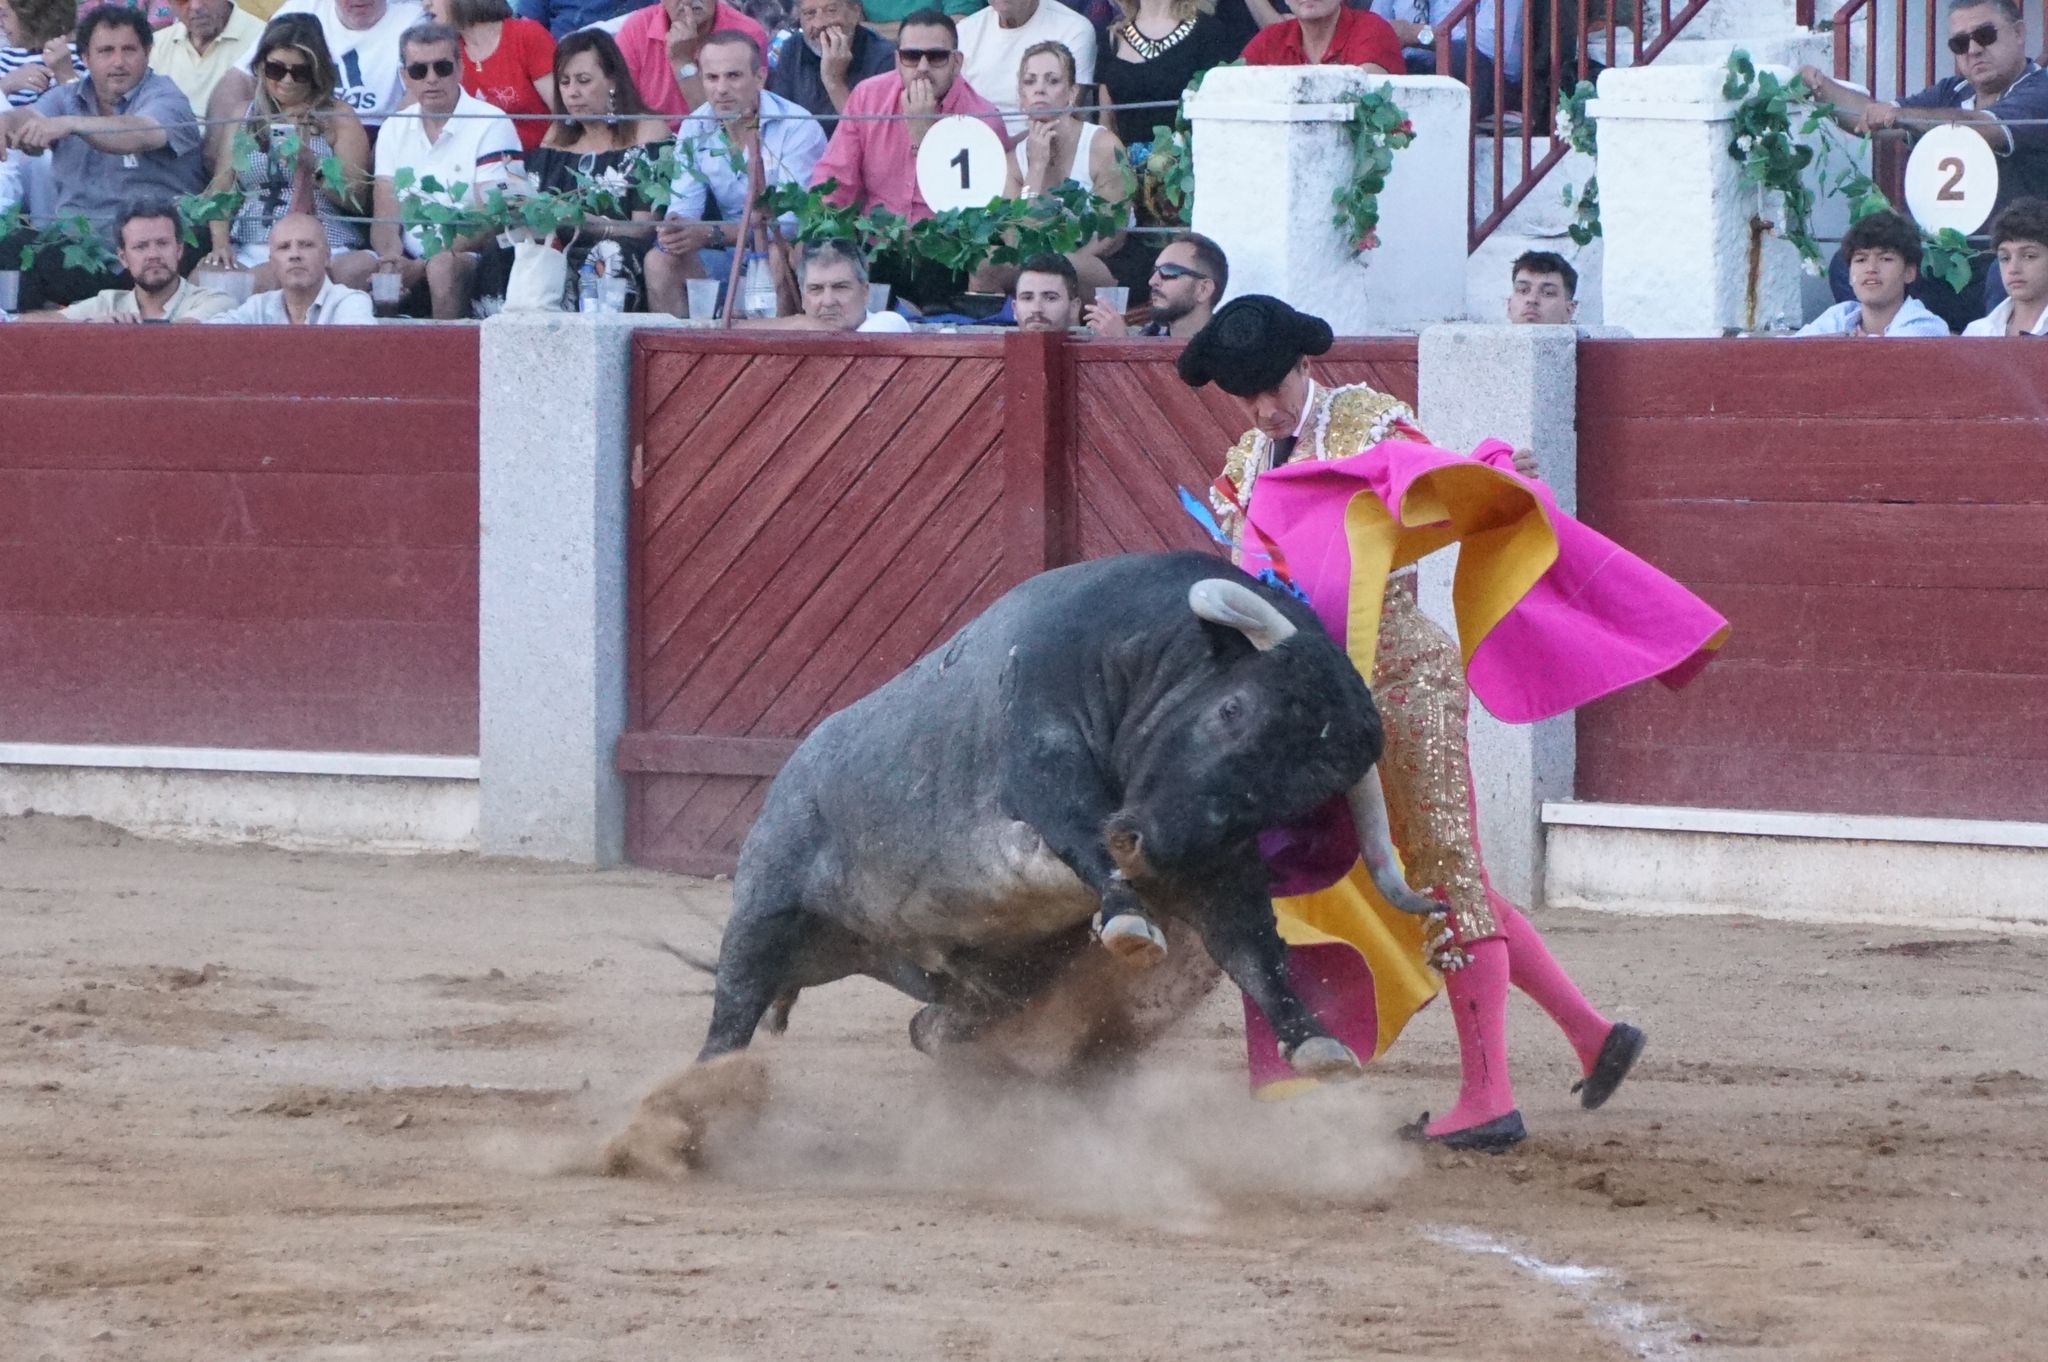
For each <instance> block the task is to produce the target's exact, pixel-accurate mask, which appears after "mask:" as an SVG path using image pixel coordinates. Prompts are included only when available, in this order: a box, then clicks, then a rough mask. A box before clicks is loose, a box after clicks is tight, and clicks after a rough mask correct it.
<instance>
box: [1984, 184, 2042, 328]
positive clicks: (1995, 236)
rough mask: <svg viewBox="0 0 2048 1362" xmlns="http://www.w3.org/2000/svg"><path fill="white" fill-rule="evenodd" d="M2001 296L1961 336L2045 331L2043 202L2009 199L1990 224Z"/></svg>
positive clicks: (2039, 200)
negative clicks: (2001, 297)
mask: <svg viewBox="0 0 2048 1362" xmlns="http://www.w3.org/2000/svg"><path fill="white" fill-rule="evenodd" d="M1991 245H1992V249H1993V250H1995V251H1996V252H1997V256H1998V273H1999V277H2000V281H2001V282H2002V283H2003V284H2004V285H2005V301H2004V302H2002V303H2000V304H1999V305H1998V306H1997V307H1994V308H1992V309H1991V313H1990V315H1989V316H1986V317H1980V318H1978V319H1977V320H1976V321H1974V322H1971V323H1970V324H1969V325H1968V326H1966V327H1964V328H1963V334H1964V335H1965V336H2048V201H2044V200H2041V199H2015V200H2013V202H2012V203H2010V204H2008V205H2007V206H2006V210H2005V211H2004V212H2003V213H2000V214H1999V215H1998V216H1997V217H1996V218H1994V219H1993V220H1992V223H1991Z"/></svg>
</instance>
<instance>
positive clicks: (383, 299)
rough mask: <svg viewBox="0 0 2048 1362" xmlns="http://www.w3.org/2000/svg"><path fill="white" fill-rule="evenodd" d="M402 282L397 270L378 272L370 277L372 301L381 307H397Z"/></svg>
mask: <svg viewBox="0 0 2048 1362" xmlns="http://www.w3.org/2000/svg"><path fill="white" fill-rule="evenodd" d="M400 285H401V280H400V279H399V277H398V271H396V270H378V271H377V272H376V273H375V274H373V275H371V276H370V301H371V302H372V303H375V304H377V305H378V306H379V307H397V306H398V295H399V292H400Z"/></svg>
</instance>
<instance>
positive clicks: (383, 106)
mask: <svg viewBox="0 0 2048 1362" xmlns="http://www.w3.org/2000/svg"><path fill="white" fill-rule="evenodd" d="M278 14H310V15H312V16H313V17H314V18H316V19H318V20H319V21H320V32H321V35H322V36H323V37H325V38H326V39H327V50H328V52H329V53H330V54H332V55H333V57H334V69H335V70H337V71H339V72H341V88H339V89H338V90H336V91H335V92H334V93H335V94H336V96H338V97H339V98H340V100H341V101H342V103H344V104H346V105H348V106H349V107H350V108H351V109H354V110H355V111H356V113H357V114H359V115H360V116H361V117H362V120H363V126H364V127H366V128H370V129H372V133H371V135H372V136H373V137H374V136H375V135H376V133H375V131H374V130H375V129H376V128H377V127H378V126H380V125H381V124H382V123H383V122H384V117H383V116H384V115H385V114H387V113H390V112H391V111H392V110H393V109H395V108H397V107H398V106H399V105H401V104H403V103H405V99H406V91H405V83H404V82H403V81H402V80H401V79H400V78H399V73H398V67H399V44H400V42H401V41H402V40H403V38H404V36H405V31H406V30H407V29H409V28H411V27H412V26H413V25H414V24H416V23H418V22H420V20H422V19H424V18H426V11H424V10H423V9H421V8H420V6H419V4H418V3H417V0H284V3H283V4H282V5H279V6H278V7H277V14H273V15H272V16H271V18H273V19H274V18H276V17H277V15H278ZM250 52H251V54H252V55H253V54H254V52H255V49H254V48H253V47H252V48H251V49H250Z"/></svg>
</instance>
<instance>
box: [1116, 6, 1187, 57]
mask: <svg viewBox="0 0 2048 1362" xmlns="http://www.w3.org/2000/svg"><path fill="white" fill-rule="evenodd" d="M1118 31H1119V32H1120V33H1121V34H1122V35H1123V40H1124V41H1125V42H1127V43H1129V44H1130V45H1131V51H1133V52H1135V53H1137V54H1138V56H1139V57H1140V58H1141V59H1142V60H1144V61H1158V60H1159V59H1160V58H1161V57H1163V56H1165V55H1166V51H1167V49H1168V48H1170V47H1173V46H1174V45H1175V44H1177V43H1179V42H1180V40H1181V39H1183V38H1185V37H1187V36H1188V34H1190V33H1192V32H1194V31H1195V20H1194V16H1193V15H1190V16H1188V17H1187V18H1185V19H1183V20H1181V21H1180V22H1179V23H1178V24H1176V25H1174V28H1173V31H1172V32H1171V33H1168V34H1167V35H1166V36H1165V37H1164V38H1160V39H1158V40H1157V41H1154V40H1153V39H1151V38H1148V37H1146V36H1145V35H1144V34H1142V33H1140V32H1139V31H1138V21H1137V20H1136V19H1126V20H1124V22H1123V26H1122V28H1120V29H1119V30H1118Z"/></svg>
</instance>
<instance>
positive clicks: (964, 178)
mask: <svg viewBox="0 0 2048 1362" xmlns="http://www.w3.org/2000/svg"><path fill="white" fill-rule="evenodd" d="M1003 173H1004V166H1003V139H1002V138H1000V137H998V136H996V133H995V129H994V128H991V127H990V126H989V125H988V124H986V123H984V122H982V121H981V120H980V119H978V118H969V117H967V116H966V115H964V114H953V115H952V116H950V117H947V118H941V119H940V120H939V121H938V122H936V123H934V124H932V126H931V131H929V132H927V133H926V134H925V135H924V141H923V143H922V144H920V145H919V147H918V149H917V192H918V193H919V194H921V195H923V196H924V201H925V202H926V203H927V204H929V205H930V206H931V210H932V211H933V212H934V213H943V212H945V211H946V210H947V209H949V208H985V207H987V206H988V204H989V201H990V200H992V199H999V198H1001V197H1002V196H1003Z"/></svg>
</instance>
